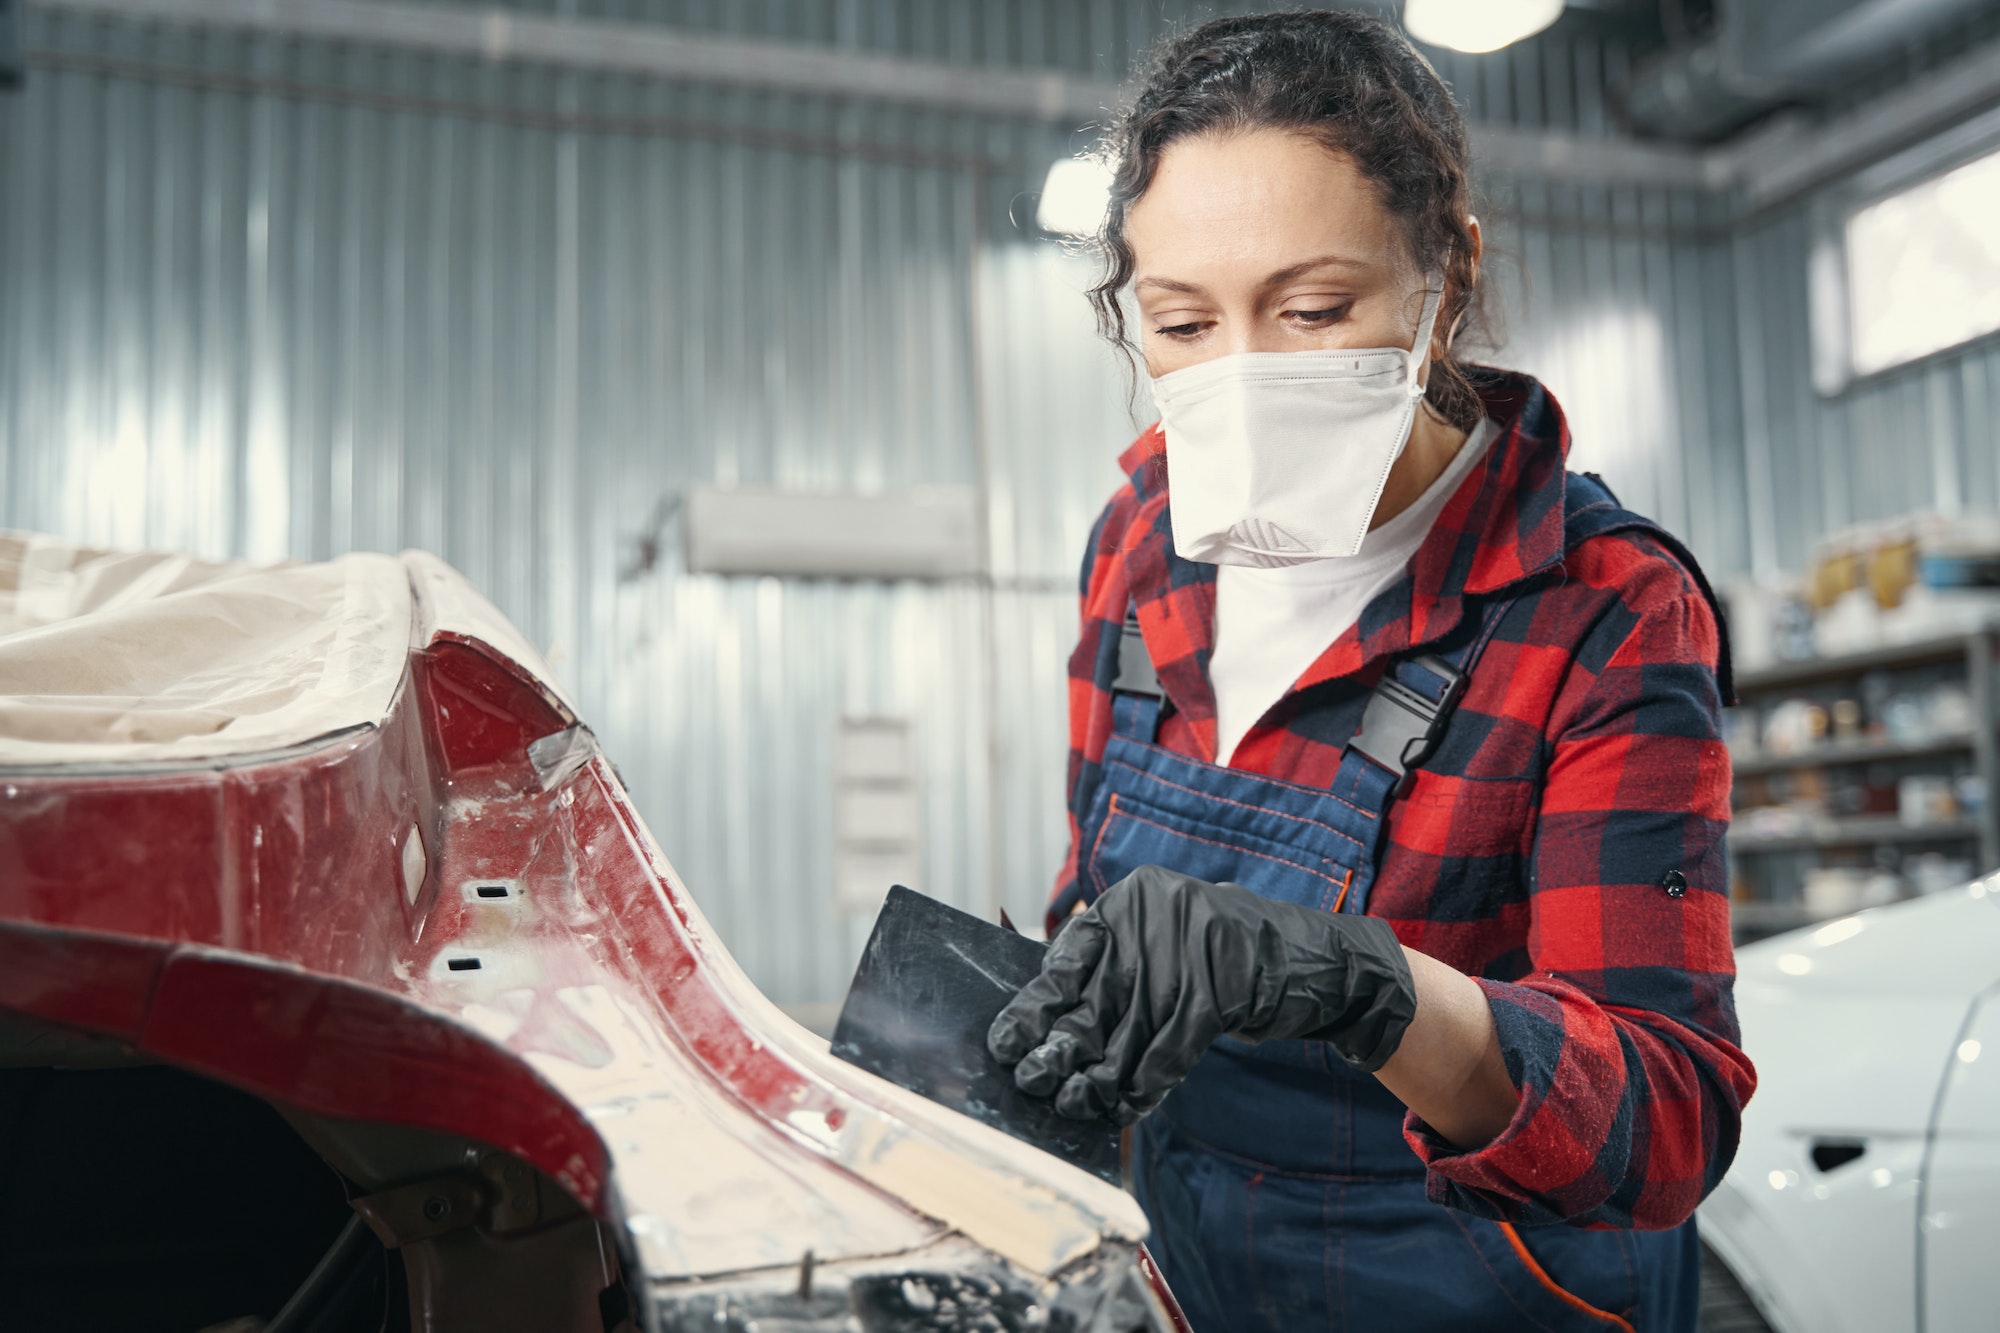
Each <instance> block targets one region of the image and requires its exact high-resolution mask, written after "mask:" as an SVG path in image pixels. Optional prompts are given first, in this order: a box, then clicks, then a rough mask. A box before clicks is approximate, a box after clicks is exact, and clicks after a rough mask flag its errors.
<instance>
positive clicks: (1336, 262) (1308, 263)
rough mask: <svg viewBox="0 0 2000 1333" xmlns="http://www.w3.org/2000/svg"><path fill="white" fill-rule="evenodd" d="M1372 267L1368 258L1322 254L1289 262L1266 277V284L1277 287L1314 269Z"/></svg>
mask: <svg viewBox="0 0 2000 1333" xmlns="http://www.w3.org/2000/svg"><path fill="white" fill-rule="evenodd" d="M1370 267H1372V265H1370V264H1369V263H1368V262H1367V261H1366V260H1361V259H1349V258H1348V257H1347V256H1346V255H1321V256H1319V258H1317V259H1306V260H1301V261H1300V262H1298V263H1296V264H1289V265H1287V266H1286V267H1284V268H1281V269H1279V270H1278V271H1277V272H1276V273H1273V274H1272V275H1271V276H1270V277H1268V278H1266V279H1264V286H1266V287H1277V286H1279V285H1281V284H1283V283H1287V282H1290V281H1292V279H1294V278H1303V277H1304V276H1305V275H1306V274H1308V273H1311V272H1312V271H1313V270H1314V269H1322V268H1345V269H1362V270H1365V269H1368V268H1370Z"/></svg>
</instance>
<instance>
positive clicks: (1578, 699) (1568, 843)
mask: <svg viewBox="0 0 2000 1333" xmlns="http://www.w3.org/2000/svg"><path fill="white" fill-rule="evenodd" d="M1481 396H1482V398H1483V399H1484V402H1485V408H1486V414H1487V415H1488V416H1489V417H1491V418H1492V419H1493V420H1494V421H1495V422H1497V423H1498V424H1499V427H1500V431H1499V434H1498V436H1497V438H1496V439H1495V440H1494V442H1493V444H1492V445H1491V447H1490V448H1489V450H1488V452H1487V454H1486V457H1485V458H1484V459H1482V460H1481V461H1480V463H1479V464H1478V465H1477V466H1475V467H1474V468H1473V470H1472V471H1471V472H1470V474H1468V476H1467V477H1466V479H1465V481H1464V482H1463V483H1461V484H1460V486H1459V488H1458V490H1457V492H1456V493H1455V494H1454V495H1453V496H1452V498H1451V500H1450V502H1449V503H1448V504H1447V505H1446V506H1445V509H1444V511H1443V512H1442V513H1441V514H1440V515H1439V517H1438V519H1437V522H1436V525H1435V527H1433V529H1432V530H1431V533H1430V535H1429V536H1428V537H1427V538H1426V539H1425V541H1424V543H1423V545H1422V547H1421V548H1420V549H1419V550H1418V552H1417V554H1416V555H1415V556H1414V557H1412V559H1411V561H1410V565H1409V568H1408V570H1407V571H1406V572H1405V574H1404V576H1403V578H1402V579H1401V580H1400V581H1399V582H1398V583H1397V584H1396V585H1394V586H1393V587H1391V588H1390V589H1389V590H1388V591H1386V592H1384V593H1382V594H1381V595H1380V596H1379V597H1377V598H1376V599H1375V600H1374V601H1373V602H1371V603H1370V604H1369V606H1368V607H1367V609H1366V610H1365V611H1364V612H1363V614H1362V616H1361V619H1360V621H1359V623H1358V624H1356V625H1355V626H1353V627H1351V628H1350V629H1348V630H1347V631H1346V632H1345V633H1343V634H1342V635H1341V636H1340V637H1339V638H1338V639H1336V640H1335V641H1334V642H1333V643H1332V645H1331V646H1329V647H1328V648H1327V649H1326V651H1325V652H1323V653H1322V654H1320V657H1319V659H1318V660H1317V661H1316V662H1315V663H1314V664H1313V665H1312V666H1311V667H1310V668H1309V669H1308V670H1307V671H1306V673H1305V674H1304V675H1303V676H1301V677H1300V678H1299V680H1298V681H1297V682H1296V683H1295V684H1294V685H1293V686H1292V688H1291V690H1290V691H1288V692H1287V694H1286V695H1285V697H1284V698H1283V699H1282V700H1280V701H1279V702H1278V704H1276V705H1275V706H1274V707H1273V708H1272V709H1271V710H1270V711H1269V712H1268V713H1267V714H1266V715H1265V716H1264V718H1263V719H1262V720H1261V721H1260V722H1259V723H1258V724H1257V725H1256V726H1255V727H1253V728H1252V729H1251V731H1250V732H1249V734H1248V735H1247V736H1246V737H1245V738H1244V740H1243V742H1242V744H1241V745H1240V746H1239V747H1238V749H1237V751H1236V754H1235V764H1234V766H1235V767H1237V768H1239V769H1244V770H1248V771H1251V772H1255V773H1260V774H1264V775H1266V776H1269V777H1273V778H1279V779H1283V780H1285V781H1288V782H1294V783H1300V784H1304V785H1307V786H1312V787H1318V788H1322V789H1324V788H1327V787H1329V786H1331V785H1332V783H1333V779H1334V774H1335V771H1336V770H1337V769H1338V768H1339V766H1340V756H1341V749H1342V747H1343V746H1344V744H1345V743H1346V741H1347V739H1348V737H1349V736H1350V735H1351V734H1352V733H1353V731H1354V729H1355V727H1356V726H1357V725H1358V724H1359V722H1360V718H1361V712H1362V709H1363V707H1364V705H1365V704H1366V702H1367V699H1368V694H1369V691H1370V689H1371V688H1372V686H1373V685H1374V682H1375V680H1376V679H1377V677H1379V676H1380V674H1381V672H1382V669H1383V668H1384V666H1385V665H1386V664H1387V663H1388V662H1389V661H1390V660H1391V659H1393V658H1395V657H1396V656H1398V655H1400V654H1403V653H1406V652H1409V651H1410V650H1412V649H1415V648H1418V647H1420V646H1422V645H1424V644H1427V643H1430V642H1433V641H1435V640H1438V639H1441V638H1443V637H1444V636H1445V635H1446V634H1448V633H1449V632H1450V630H1451V629H1452V627H1453V626H1455V625H1457V624H1458V623H1460V621H1461V620H1462V618H1463V617H1464V616H1466V615H1467V614H1477V609H1476V608H1477V602H1478V600H1479V599H1482V598H1486V597H1490V596H1494V595H1510V596H1518V597H1519V598H1520V604H1519V605H1518V606H1517V607H1516V610H1515V612H1514V613H1513V614H1511V615H1509V616H1508V617H1507V618H1506V621H1505V625H1504V627H1503V628H1502V629H1501V631H1500V632H1499V634H1498V635H1497V636H1496V637H1495V639H1494V640H1493V642H1492V643H1491V644H1490V645H1489V646H1488V647H1487V649H1486V651H1485V655H1484V656H1483V657H1482V658H1481V659H1480V661H1479V663H1478V665H1477V666H1476V667H1475V668H1474V670H1473V672H1472V674H1471V678H1470V680H1469V682H1468V684H1467V687H1466V691H1465V694H1464V696H1463V698H1462V699H1461V701H1460V703H1459V705H1458V710H1457V713H1456V714H1455V717H1454V721H1453V725H1452V727H1451V729H1450V732H1449V733H1448V735H1447V738H1446V741H1445V743H1444V745H1443V746H1442V747H1441V748H1440V750H1439V751H1438V753H1437V754H1436V755H1434V756H1433V757H1432V758H1431V760H1430V761H1429V762H1428V763H1427V764H1426V765H1425V766H1424V767H1423V768H1421V769H1419V770H1418V771H1417V774H1416V779H1415V782H1414V783H1413V785H1412V786H1411V787H1410V789H1409V791H1408V792H1407V793H1406V794H1405V795H1404V796H1403V797H1401V798H1400V799H1399V800H1397V801H1396V803H1395V804H1394V805H1393V806H1392V807H1391V809H1390V812H1389V815H1388V818H1387V823H1386V834H1385V837H1384V843H1383V850H1382V852H1381V858H1380V864H1379V868H1378V875H1377V879H1376V881H1375V885H1374V888H1373V890H1372V892H1371V894H1370V897H1369V900H1368V911H1369V912H1370V913H1372V914H1374V915H1376V916H1380V917H1382V918H1384V919H1386V920H1387V921H1388V922H1389V923H1390V924H1391V925H1392V926H1394V927H1395V930H1396V934H1397V936H1398V937H1399V938H1400V939H1401V940H1402V942H1403V943H1404V944H1406V945H1408V946H1409V947H1410V948H1413V949H1417V950H1421V951H1422V952H1424V953H1426V954H1429V955H1431V956H1432V957H1434V958H1437V959H1440V960H1441V961H1443V962H1446V963H1449V964H1451V965H1452V966H1453V967H1455V968H1457V969H1458V970H1460V971H1461V972H1464V973H1466V974H1467V975H1468V976H1470V977H1472V978H1474V979H1475V980H1476V981H1477V982H1478V984H1479V985H1480V986H1481V987H1482V988H1483V989H1484V990H1485V992H1486V995H1487V999H1488V1003H1489V1004H1490V1005H1491V1008H1492V1012H1493V1019H1494V1023H1495V1026H1496V1027H1497V1028H1498V1030H1499V1036H1500V1045H1501V1049H1502V1051H1503V1052H1504V1054H1505V1058H1506V1062H1507V1070H1508V1073H1509V1075H1510V1076H1511V1077H1512V1078H1513V1081H1514V1084H1515V1086H1516V1087H1517V1088H1518V1089H1519V1090H1520V1093H1521V1102H1520V1107H1519V1110H1518V1111H1517V1112H1516V1113H1515V1115H1514V1118H1513V1120H1512V1122H1511V1123H1510V1124H1509V1125H1508V1126H1507V1128H1506V1129H1505V1130H1504V1131H1503V1132H1502V1133H1501V1134H1500V1136H1499V1137H1498V1138H1496V1139H1495V1140H1493V1142H1491V1143H1490V1144H1488V1145H1486V1146H1485V1147H1483V1148H1480V1149H1478V1150H1476V1151H1472V1152H1462V1151H1459V1150H1458V1149H1456V1148H1454V1147H1453V1146H1452V1145H1451V1144H1449V1143H1448V1142H1447V1141H1445V1140H1444V1139H1442V1138H1440V1137H1439V1136H1437V1135H1436V1134H1435V1133H1434V1132H1432V1131H1431V1129H1430V1128H1429V1127H1428V1126H1427V1125H1425V1124H1424V1123H1422V1122H1421V1121H1420V1120H1418V1119H1417V1118H1416V1116H1414V1115H1412V1116H1410V1117H1409V1119H1408V1120H1407V1122H1406V1123H1405V1134H1406V1137H1407V1138H1408V1140H1409V1143H1410V1146H1411V1147H1412V1148H1413V1149H1414V1150H1415V1151H1416V1154H1417V1156H1418V1157H1419V1158H1420V1159H1421V1160H1422V1161H1423V1164H1424V1166H1425V1168H1426V1170H1427V1171H1428V1173H1429V1190H1430V1193H1431V1197H1433V1198H1435V1199H1437V1200H1438V1201H1439V1202H1441V1203H1447V1204H1451V1205H1453V1206H1455V1207H1459V1208H1463V1209H1466V1210H1468V1211H1471V1212H1475V1213H1479V1214H1482V1215H1485V1216H1490V1217H1495V1218H1499V1219H1502V1220H1506V1221H1513V1222H1554V1221H1561V1222H1568V1223H1571V1224H1577V1225H1599V1226H1618V1227H1643V1228H1660V1227H1671V1226H1675V1225H1678V1224H1679V1223H1681V1222H1683V1221H1685V1220H1686V1219H1687V1218H1688V1217H1689V1216H1690V1215H1691V1214H1692V1212H1693V1211H1694V1208H1695V1205H1696V1204H1697V1203H1699V1202H1700V1201H1701V1199H1702V1198H1703V1196H1705V1195H1706V1194H1707V1193H1708V1191H1709V1190H1710V1189H1711V1188H1713V1186H1714V1185H1715V1183H1716V1182H1717V1181H1718V1180H1720V1179H1721V1176H1722V1173H1723V1171H1724V1170H1726V1169H1727V1167H1728V1165H1729V1161H1730V1159H1731V1158H1732V1157H1733V1156H1734V1154H1735V1150H1736V1142H1737V1133H1738V1119H1739V1116H1740V1114H1741V1111H1742V1107H1743V1103H1744V1102H1745V1101H1746V1100H1748V1098H1749V1096H1750V1093H1751V1091H1752V1089H1753V1088H1754V1087H1755V1086H1756V1074H1755V1071H1754V1070H1753V1069H1752V1068H1751V1065H1750V1061H1749V1060H1748V1059H1747V1058H1746V1057H1745V1056H1744V1054H1743V1052H1742V1050H1741V1049H1740V1047H1739V1044H1738V1043H1739V1041H1740V1036H1739V1033H1738V1029H1737V1024H1736V1013H1735V1006H1734V1003H1733V1000H1732V998H1731V987H1732V984H1733V981H1734V977H1735V961H1734V956H1733V954H1732V952H1731V948H1730V935H1729V897H1728V872H1727V868H1726V865H1725V861H1724V856H1723V847H1722V839H1723V833H1724V831H1725V829H1726V828H1727V827H1728V822H1729V790H1730V766H1729V753H1728V751H1727V750H1726V749H1725V748H1724V746H1723V743H1722V740H1721V738H1720V730H1721V721H1720V719H1721V707H1722V703H1723V699H1722V697H1721V688H1720V687H1719V686H1718V683H1717V681H1718V672H1719V670H1720V668H1721V662H1720V659H1721V656H1722V654H1723V651H1724V650H1723V648H1722V645H1721V640H1720V634H1719V631H1718V627H1717V623H1716V619H1715V614H1714V611H1713V608H1712V607H1711V606H1710V604H1709V601H1708V599H1707V597H1706V595H1705V594H1704V592H1703V590H1702V588H1701V586H1700V585H1699V583H1698V581H1697V580H1696V578H1695V577H1694V576H1693V574H1692V573H1691V572H1690V570H1689V569H1688V568H1687V567H1686V566H1685V565H1684V564H1682V563H1681V561H1680V560H1679V559H1677V558H1676V557H1675V555H1674V554H1673V553H1671V552H1670V551H1668V550H1667V549H1666V548H1665V547H1664V546H1663V545H1662V544H1661V543H1660V542H1658V541H1657V540H1655V539H1654V538H1652V537H1650V536H1648V535H1647V534H1645V533H1643V532H1624V533H1613V534H1608V535H1601V536H1596V537H1591V538H1588V539H1586V540H1584V541H1583V542H1581V543H1580V544H1579V545H1578V546H1576V548H1575V549H1573V550H1570V551H1567V552H1565V550H1564V542H1563V490H1564V484H1565V483H1564V475H1565V474H1564V469H1563V460H1564V458H1565V456H1566V454H1567V452H1568V448H1569V432H1568V428H1567V426H1566V424H1565V423H1564V420H1563V417H1562V412H1561V409H1560V408H1559V407H1558V406H1557V405H1556V403H1555V401H1554V400H1553V399H1552V398H1550V397H1549V396H1548V394H1547V393H1545V392H1544V391H1543V389H1542V387H1541V386H1540V385H1539V384H1537V383H1536V382H1535V381H1533V380H1531V379H1528V378H1527V377H1525V376H1520V375H1508V374H1492V375H1490V376H1489V378H1488V379H1487V381H1486V384H1485V387H1484V389H1483V390H1482V395H1481ZM1165 449H1166V446H1165V441H1164V438H1163V436H1162V434H1161V432H1160V430H1159V428H1158V427H1157V426H1155V427H1153V428H1152V429H1149V430H1148V431H1147V432H1146V433H1145V434H1144V435H1141V436H1140V437H1139V439H1138V440H1137V442H1135V443H1134V444H1133V445H1132V447H1131V448H1130V449H1129V450H1127V451H1126V453H1125V455H1124V457H1123V459H1122V460H1121V461H1122V465H1123V467H1124V469H1125V472H1126V473H1127V475H1128V477H1129V478H1130V484H1129V485H1127V486H1126V487H1124V488H1123V489H1121V490H1120V491H1119V492H1118V494H1117V495H1116V496H1114V497H1113V498H1112V501H1111V503H1110V505H1109V506H1108V507H1107V508H1106V509H1105V511H1104V514H1103V516H1102V517H1101V518H1100V519H1099V520H1098V522H1097V526H1096V528H1095V530H1094V532H1093V534H1092V537H1091V544H1090V551H1089V553H1088V555H1087V556H1086V558H1085V562H1084V571H1083V634H1082V642H1081V643H1080V644H1079V645H1078V647H1077V650H1076V653H1075V654H1074V656H1073V657H1072V658H1071V659H1070V686H1069V694H1070V766H1069V803H1070V828H1071V839H1070V853H1069V856H1068V859H1067V861H1066V863H1065V865H1064V867H1063V871H1062V875H1061V878H1060V879H1059V881H1058V884H1057V890H1056V897H1055V904H1056V905H1055V908H1054V910H1053V911H1052V917H1053V916H1054V915H1055V913H1059V912H1065V911H1067V910H1069V908H1070V907H1071V906H1072V905H1073V904H1074V903H1075V902H1076V901H1077V900H1078V897H1079V892H1080V890H1079V886H1078V866H1077V847H1076V842H1077V839H1076V828H1077V823H1078V821H1079V820H1080V819H1081V818H1082V817H1083V815H1084V813H1085V812H1086V811H1087V810H1088V809H1089V807H1090V802H1091V797H1092V794H1093V792H1094V791H1095V789H1096V785H1097V783H1098V781H1099V778H1100V773H1099V764H1100V762H1101V760H1102V758H1103V754H1104V747H1105V742H1106V740H1107V739H1108V738H1109V736H1110V734H1111V725H1112V723H1111V698H1110V696H1109V694H1108V693H1107V692H1106V691H1105V690H1104V689H1103V688H1102V687H1100V686H1099V685H1098V684H1097V683H1096V681H1095V679H1094V670H1095V668H1096V666H1097V663H1098V662H1099V661H1100V660H1102V658H1101V656H1100V654H1101V652H1102V651H1103V645H1104V644H1105V643H1106V642H1107V641H1109V642H1112V643H1115V642H1116V640H1117V637H1118V634H1119V631H1120V628H1121V626H1122V625H1123V623H1124V620H1125V614H1126V609H1127V607H1128V605H1130V606H1136V608H1137V610H1138V613H1139V616H1140V619H1141V620H1142V622H1144V624H1145V626H1146V639H1147V643H1148V645H1149V646H1150V647H1151V648H1152V650H1153V653H1154V655H1155V657H1156V659H1161V658H1162V656H1163V654H1162V652H1161V648H1162V645H1168V644H1171V645H1173V650H1172V652H1171V653H1170V654H1167V655H1164V660H1156V661H1155V662H1154V666H1155V668H1156V669H1157V671H1158V673H1159V678H1160V684H1161V687H1162V688H1163V689H1164V691H1165V693H1166V696H1167V700H1168V702H1169V704H1170V707H1169V708H1168V709H1167V710H1166V711H1165V713H1164V715H1163V718H1162V721H1161V725H1160V729H1159V734H1158V738H1157V739H1158V743H1159V744H1160V745H1162V746H1164V747H1166V748H1167V749H1169V750H1171V751H1173V752H1175V753H1177V754H1181V755H1185V756H1188V757H1190V758H1193V759H1197V760H1204V761H1210V762H1213V761H1214V759H1215V743H1216V735H1215V697H1214V692H1213V690H1212V689H1211V687H1210V684H1209V679H1208V658H1209V653H1210V651H1211V650H1212V648H1213V646H1214V642H1215V566H1213V565H1208V564H1198V563H1194V562H1191V561H1186V560H1182V559H1181V558H1180V557H1179V556H1178V555H1176V554H1175V553H1174V552H1173V549H1172V542H1173V538H1172V533H1171V531H1170V529H1169V521H1168V514H1167V484H1166V481H1167V479H1166V457H1165ZM1681 880H1685V888H1684V890H1683V889H1682V887H1681V883H1680V881H1681Z"/></svg>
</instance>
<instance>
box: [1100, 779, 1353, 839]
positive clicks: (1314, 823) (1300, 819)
mask: <svg viewBox="0 0 2000 1333" xmlns="http://www.w3.org/2000/svg"><path fill="white" fill-rule="evenodd" d="M1111 762H1112V763H1114V764H1116V765H1118V767H1120V768H1124V769H1130V770H1131V771H1132V772H1134V773H1137V774H1138V775H1139V776H1140V777H1142V778H1146V779H1147V780H1149V781H1152V782H1157V783H1159V784H1160V785H1161V786H1162V787H1172V788H1173V789H1174V790H1175V791H1184V792H1186V793H1187V794H1188V795H1190V796H1199V797H1201V798H1202V799H1203V800H1205V801H1220V802H1222V803H1223V804H1224V805H1233V806H1235V807H1236V808H1237V809H1238V810H1248V811H1251V812H1252V813H1253V814H1260V815H1276V816H1277V817H1278V818H1279V819H1289V820H1291V821H1292V822H1293V823H1295V824H1304V825H1305V826H1306V827H1308V828H1321V829H1325V830H1326V831H1327V832H1328V833H1331V834H1333V835H1334V836H1335V837H1337V838H1344V839H1346V840H1347V841H1348V842H1351V843H1353V844H1354V845H1355V846H1356V847H1365V846H1366V845H1367V844H1365V843H1363V842H1362V841H1361V839H1359V838H1357V837H1354V836H1353V835H1351V834H1347V833H1343V832H1341V831H1340V830H1339V829H1337V828H1335V827H1334V826H1333V825H1331V824H1322V823H1320V821H1318V820H1317V819H1307V818H1306V817H1305V816H1303V815H1288V814H1286V813H1284V812H1283V811H1282V810H1271V809H1267V808H1266V807H1264V806H1261V805H1251V804H1250V803H1249V802H1248V801H1232V800H1230V799H1229V798H1228V797H1227V796H1216V795H1213V794H1212V793H1209V792H1205V791H1196V790H1195V789H1194V788H1193V787H1183V786H1182V785H1181V784H1180V783H1178V782H1169V781H1167V779H1165V778H1163V777H1158V776H1155V775H1154V774H1151V773H1148V772H1147V771H1146V770H1145V769H1143V768H1140V767H1139V766H1138V765H1137V764H1128V763H1126V762H1125V761H1124V760H1123V759H1113V760H1112V761H1111ZM1321 794H1322V795H1325V796H1333V793H1332V792H1323V793H1321ZM1333 799H1334V800H1336V801H1340V798H1339V797H1338V796H1334V797H1333ZM1340 803H1341V804H1342V805H1345V806H1347V808H1348V809H1350V810H1359V809H1360V808H1361V807H1359V806H1356V805H1349V804H1348V802H1346V801H1340ZM1362 813H1364V814H1366V813H1367V812H1366V811H1362ZM1320 860H1322V861H1331V860H1333V858H1332V857H1330V856H1322V857H1321V858H1320Z"/></svg>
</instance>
